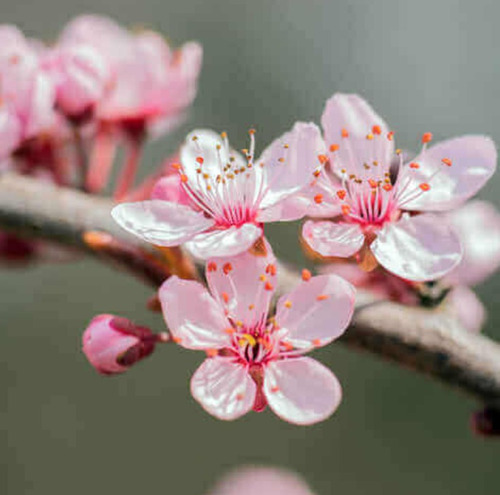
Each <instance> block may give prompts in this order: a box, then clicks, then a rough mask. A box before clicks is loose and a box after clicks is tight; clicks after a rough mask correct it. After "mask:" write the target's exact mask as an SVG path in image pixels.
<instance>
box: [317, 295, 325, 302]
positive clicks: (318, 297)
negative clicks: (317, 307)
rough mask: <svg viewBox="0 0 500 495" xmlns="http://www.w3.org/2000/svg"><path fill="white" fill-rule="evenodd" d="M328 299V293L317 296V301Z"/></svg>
mask: <svg viewBox="0 0 500 495" xmlns="http://www.w3.org/2000/svg"><path fill="white" fill-rule="evenodd" d="M326 299H328V295H327V294H320V295H319V296H316V300H317V301H325V300H326Z"/></svg>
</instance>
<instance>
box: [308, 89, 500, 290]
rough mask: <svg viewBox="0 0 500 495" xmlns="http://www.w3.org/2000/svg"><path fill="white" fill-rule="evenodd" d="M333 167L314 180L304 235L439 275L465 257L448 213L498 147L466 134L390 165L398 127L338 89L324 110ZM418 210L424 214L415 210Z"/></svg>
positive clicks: (334, 251)
mask: <svg viewBox="0 0 500 495" xmlns="http://www.w3.org/2000/svg"><path fill="white" fill-rule="evenodd" d="M322 124H323V128H324V131H325V133H324V139H325V141H326V145H327V146H328V150H329V151H328V157H329V168H325V169H324V173H322V174H321V175H320V176H319V177H318V179H317V181H315V183H314V184H313V185H312V186H311V190H310V194H311V196H312V197H314V201H312V202H311V207H310V209H309V214H310V215H311V216H322V217H332V218H333V221H329V220H327V221H308V222H306V224H305V225H304V228H303V237H304V240H305V241H306V242H307V243H308V245H309V246H310V247H311V248H312V249H313V250H314V251H316V252H318V253H319V254H321V255H323V256H338V257H350V256H353V255H356V256H357V257H358V260H359V261H360V262H361V264H362V266H364V267H365V268H366V269H371V268H373V267H374V266H376V264H377V263H379V264H380V265H382V266H383V267H384V268H386V269H387V270H389V271H390V272H393V273H394V274H396V275H398V276H400V277H402V278H405V279H408V280H413V281H425V280H433V279H437V278H440V277H442V276H443V275H445V274H446V273H448V272H449V271H450V270H452V269H453V268H454V267H455V266H456V265H457V264H458V263H459V261H460V259H461V246H460V242H459V240H458V238H457V236H456V235H455V233H454V232H453V230H452V229H451V228H450V226H449V225H448V223H447V222H446V221H445V219H444V218H443V217H438V216H436V215H435V214H433V213H430V212H441V211H447V210H450V209H453V208H455V207H457V206H458V205H460V204H461V203H463V202H464V201H465V200H466V199H468V198H470V197H471V196H472V195H474V194H475V193H476V192H477V191H478V190H479V189H480V188H481V187H482V186H483V185H484V183H485V182H486V181H487V180H488V179H489V178H490V177H491V175H492V174H493V172H494V170H495V167H496V149H495V146H494V144H493V142H492V141H491V139H489V138H487V137H485V136H463V137H459V138H455V139H451V140H449V141H444V142H442V143H439V144H437V145H435V146H432V147H430V148H428V147H427V145H428V143H429V142H430V141H431V139H432V135H431V134H430V133H426V134H424V135H423V138H422V142H423V148H422V151H421V152H420V154H419V155H418V156H417V157H416V158H414V159H413V160H412V161H410V162H409V163H406V164H404V163H403V160H402V154H400V160H399V164H398V165H397V166H396V168H395V169H391V160H392V158H393V156H394V138H393V133H392V132H390V131H389V128H388V127H387V125H386V124H385V122H384V121H383V120H382V119H381V118H380V117H379V116H378V115H377V114H376V113H375V112H374V110H373V109H372V108H371V107H370V106H369V105H368V103H367V102H365V101H364V100H363V99H362V98H360V97H359V96H357V95H345V94H336V95H334V96H333V97H332V98H331V99H330V100H329V101H328V102H327V104H326V108H325V111H324V113H323V117H322ZM416 213H421V214H419V215H415V214H416Z"/></svg>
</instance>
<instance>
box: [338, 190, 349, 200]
mask: <svg viewBox="0 0 500 495" xmlns="http://www.w3.org/2000/svg"><path fill="white" fill-rule="evenodd" d="M346 194H347V191H346V190H345V189H339V190H338V191H337V196H338V197H339V199H341V200H343V199H344V198H345V197H346Z"/></svg>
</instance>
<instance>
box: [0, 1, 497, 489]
mask: <svg viewBox="0 0 500 495" xmlns="http://www.w3.org/2000/svg"><path fill="white" fill-rule="evenodd" d="M82 12H96V13H102V14H108V15H111V16H113V17H115V18H116V19H117V20H119V21H120V22H122V23H124V24H127V25H130V26H133V25H141V26H149V27H152V28H154V29H156V30H158V31H161V32H163V33H164V34H165V35H166V36H167V37H168V38H169V39H170V40H172V42H173V43H175V44H181V43H182V42H184V41H187V40H189V39H197V40H199V41H201V42H202V43H203V45H204V49H205V60H204V68H203V72H202V77H201V81H200V91H199V95H198V98H197V100H196V102H195V104H194V107H193V111H192V113H191V114H190V116H189V119H188V121H187V122H186V123H185V125H183V127H182V128H181V129H179V130H178V131H176V132H175V133H174V134H172V135H171V136H169V137H167V138H166V139H162V140H161V141H158V142H156V143H153V144H152V145H151V146H150V147H149V149H148V154H147V159H146V160H145V161H144V165H143V169H144V171H148V170H152V169H153V167H154V166H156V165H158V164H159V162H160V160H161V158H162V157H164V156H166V155H167V154H168V153H169V152H172V151H173V150H174V149H175V148H176V146H177V144H178V143H179V141H180V139H181V138H182V136H183V134H184V133H185V132H186V131H188V130H189V129H190V128H192V127H195V126H196V127H198V126H210V127H213V128H215V129H218V130H227V131H229V133H230V137H231V140H232V141H233V142H234V143H235V144H236V145H239V146H240V147H241V146H243V145H244V144H245V142H244V140H246V130H247V129H248V128H249V127H250V126H253V125H254V126H256V129H257V139H258V145H260V146H261V147H262V146H263V145H265V144H267V143H268V142H270V140H272V139H273V138H274V137H276V136H278V135H279V134H281V133H282V132H284V131H285V130H286V129H287V128H289V127H290V126H291V124H292V123H293V122H294V121H295V120H297V119H301V120H315V121H319V117H320V115H321V112H322V108H323V104H324V102H325V100H326V99H327V98H328V97H329V96H330V95H331V94H332V93H334V92H335V91H348V92H358V93H361V94H362V95H364V96H365V97H366V98H367V99H368V100H369V101H370V102H371V103H372V104H373V105H374V107H375V108H376V109H377V110H378V111H379V112H380V113H381V114H382V115H383V116H385V118H386V120H387V121H388V122H389V123H390V124H391V125H392V127H393V128H394V129H395V130H396V132H397V137H398V145H399V146H401V147H404V148H410V149H411V148H415V147H417V146H418V142H419V137H420V135H421V134H422V133H423V132H425V131H432V132H433V133H434V136H435V138H436V139H442V138H446V137H452V136H455V135H460V134H465V133H486V134H490V135H492V136H493V138H494V139H495V140H496V141H497V142H500V126H499V124H498V121H499V117H500V55H499V53H498V47H499V46H500V31H499V29H498V16H499V14H500V5H499V4H498V2H495V1H493V0H476V1H475V2H468V1H460V0H441V1H439V2H435V1H432V0H420V1H418V2H417V1H409V0H404V1H400V0H384V1H383V2H373V1H368V0H358V1H356V0H352V1H347V0H337V1H330V2H322V1H320V0H307V1H306V0H281V1H280V0H252V1H242V0H239V1H237V0H232V1H231V0H141V1H140V2H138V1H137V0H85V1H84V0H65V1H63V0H39V1H36V2H35V1H28V0H18V1H16V2H13V1H9V0H4V1H3V2H1V3H0V22H1V23H15V24H18V25H19V26H20V27H21V28H22V29H23V30H25V32H26V33H27V34H29V35H33V36H40V37H42V38H44V39H47V40H50V39H53V38H55V37H56V36H57V33H58V31H59V30H60V29H61V27H62V25H63V24H64V23H65V22H67V21H68V20H69V19H70V18H71V17H72V16H74V15H77V14H79V13H82ZM0 49H1V47H0ZM499 192H500V176H499V175H497V176H496V177H494V178H493V180H491V181H490V183H489V184H488V186H487V187H486V188H485V189H484V190H483V192H482V197H484V198H488V199H490V200H492V201H494V202H496V204H497V206H500V202H499V201H498V199H497V197H498V193H499ZM297 228H298V226H297V224H292V225H291V224H288V225H283V226H278V227H271V228H270V234H271V236H272V240H273V241H274V242H275V249H276V251H277V252H278V253H279V254H280V255H282V256H283V257H285V258H287V259H290V260H293V261H295V262H297V263H303V260H302V256H301V253H300V250H299V247H298V243H297V240H296V233H297ZM0 286H1V287H2V297H1V303H0V321H1V322H2V323H1V326H2V330H1V332H0V339H1V343H0V348H1V351H0V359H1V373H0V380H1V383H2V390H4V392H3V394H2V396H3V401H2V404H1V409H2V410H1V422H2V424H1V426H2V433H3V437H4V441H3V442H2V450H1V454H2V469H3V473H2V481H1V483H2V485H1V486H3V487H4V488H2V489H0V491H1V492H2V493H8V494H9V495H18V494H22V495H35V494H36V495H46V494H47V495H49V494H50V495H53V494H59V493H71V494H72V495H80V494H85V495H87V494H90V493H92V494H101V493H111V494H115V493H120V494H121V495H133V494H137V493H141V494H160V493H175V494H176V495H184V494H185V495H197V494H199V495H203V494H204V493H205V492H206V491H207V490H208V488H209V487H210V486H211V485H212V484H213V482H214V481H215V480H216V479H217V478H218V477H219V476H220V475H221V474H223V473H224V472H226V471H227V470H228V469H231V468H232V467H234V466H237V465H239V464H242V463H247V464H248V463H251V464H273V465H277V466H284V467H288V468H290V469H293V470H296V471H298V472H299V473H300V474H301V475H303V476H304V477H305V478H306V479H307V481H308V482H309V483H310V485H311V487H312V488H313V489H314V490H315V491H316V492H317V493H318V495H327V494H330V493H338V494H345V495H354V494H365V493H372V494H373V495H376V494H387V493H404V494H405V495H417V494H418V495H420V494H423V493H425V494H426V495H434V494H436V495H438V494H440V495H441V494H453V495H460V494H470V493H474V494H476V495H482V494H497V493H499V489H500V488H499V487H500V480H499V471H498V460H499V458H500V450H499V449H500V445H499V444H498V443H495V442H493V441H484V440H482V439H478V438H474V437H473V435H472V434H471V432H470V430H469V428H468V418H469V414H470V413H471V412H472V411H473V410H474V406H475V404H474V403H472V401H470V400H469V399H467V398H464V397H462V396H460V395H459V394H458V393H456V392H454V391H452V390H449V389H446V388H444V387H443V386H441V385H439V384H436V383H434V382H431V381H429V380H428V379H426V378H423V377H421V376H416V375H414V374H412V373H410V372H407V371H405V370H402V369H400V368H397V367H395V366H393V365H390V364H387V363H385V362H382V361H381V360H379V359H376V358H375V357H372V356H368V355H361V354H357V353H354V352H352V351H349V350H346V349H344V348H342V347H340V346H335V345H333V346H331V347H330V348H327V349H325V350H322V351H320V352H317V357H318V358H319V359H320V360H322V361H323V362H325V363H327V364H328V365H329V366H331V367H332V369H333V370H334V371H335V372H336V373H337V374H338V376H339V378H340V380H341V382H342V383H343V385H344V391H345V399H344V402H343V404H342V406H341V407H340V409H339V411H338V413H337V414H336V415H335V416H334V417H333V418H332V419H330V420H329V421H327V422H325V423H322V424H320V425H317V426H314V427H307V428H300V427H295V426H292V425H288V424H286V423H284V422H282V421H280V420H278V419H277V418H276V417H274V416H273V414H271V413H269V412H267V413H264V414H250V415H248V416H247V417H246V418H244V419H242V420H239V421H237V422H234V423H224V422H220V421H217V420H215V419H213V418H212V417H210V416H209V415H208V414H206V413H205V412H203V411H202V409H201V408H200V407H199V406H198V405H197V404H196V403H195V402H194V401H193V399H192V398H191V396H190V394H189V388H188V383H189V378H190V375H191V373H192V372H193V371H194V370H195V367H196V366H197V364H198V363H199V362H200V361H201V359H202V355H201V354H198V353H195V352H189V351H185V350H182V349H179V348H174V346H165V348H162V349H159V351H158V352H157V353H156V354H155V355H154V356H153V357H152V359H150V360H147V361H145V362H144V363H141V364H140V365H138V366H137V367H136V368H134V369H133V370H132V371H131V372H129V373H128V374H126V375H123V376H119V377H114V378H101V377H100V376H98V375H97V373H96V372H95V371H94V370H93V369H92V368H91V367H90V366H89V365H88V364H87V362H86V361H85V358H84V356H83V354H82V353H81V352H80V338H81V332H82V330H83V329H84V327H85V326H86V324H87V322H88V321H89V320H90V318H91V317H92V316H93V315H94V314H96V313H103V312H110V313H117V314H121V315H123V316H128V317H130V318H132V319H134V320H135V321H137V322H143V323H144V324H148V325H151V326H152V327H153V328H155V329H157V330H160V329H161V328H162V320H161V319H160V317H158V316H157V315H153V314H151V313H149V312H148V311H147V310H146V309H145V304H144V302H145V300H146V299H147V298H148V297H149V296H150V295H151V293H150V291H149V290H148V289H146V288H144V287H143V286H141V285H140V284H139V283H138V282H137V281H135V280H133V279H131V278H128V277H127V276H125V275H122V274H119V273H116V272H113V271H111V270H110V269H108V268H107V267H103V266H101V265H99V264H97V263H96V262H93V261H90V260H80V261H77V262H75V263H72V264H69V265H64V264H59V265H44V266H39V267H35V268H32V269H29V270H21V271H16V270H12V269H2V270H1V271H0ZM499 290H500V276H499V277H497V278H494V279H493V280H490V281H489V282H487V283H486V284H484V285H483V286H482V287H480V288H479V289H478V291H479V294H480V296H481V298H482V299H483V301H484V302H485V304H486V306H487V307H488V309H489V310H490V317H489V322H488V325H487V327H486V328H485V329H484V331H485V332H486V333H488V334H490V335H491V336H493V337H496V338H500V330H499V329H498V328H497V327H498V324H499V323H500V309H498V308H499V307H498V293H499Z"/></svg>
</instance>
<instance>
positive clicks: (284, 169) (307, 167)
mask: <svg viewBox="0 0 500 495" xmlns="http://www.w3.org/2000/svg"><path fill="white" fill-rule="evenodd" d="M285 146H287V147H285ZM324 153H325V147H324V143H323V139H322V138H321V133H320V130H319V129H318V127H317V126H316V125H315V124H312V123H309V124H306V123H304V122H297V123H296V124H295V125H294V126H293V129H292V130H291V131H289V132H287V133H286V134H284V135H283V136H281V137H280V138H278V139H276V140H275V141H274V142H273V143H272V144H271V145H270V146H269V147H268V148H266V149H265V150H264V152H263V153H262V155H261V157H260V158H259V159H258V160H257V161H256V164H261V163H264V167H263V171H264V188H265V191H266V192H265V194H264V197H263V199H262V202H261V204H260V207H261V209H262V210H264V209H266V208H268V207H270V206H273V205H275V204H276V203H278V202H280V201H282V200H283V199H285V198H286V197H288V196H290V195H291V194H294V193H296V192H298V191H300V190H301V189H303V188H304V187H305V186H307V185H308V184H309V183H310V182H311V181H312V180H313V179H314V176H313V172H314V171H315V170H316V169H318V168H319V167H320V165H321V164H320V161H319V159H318V155H322V154H324Z"/></svg>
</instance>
